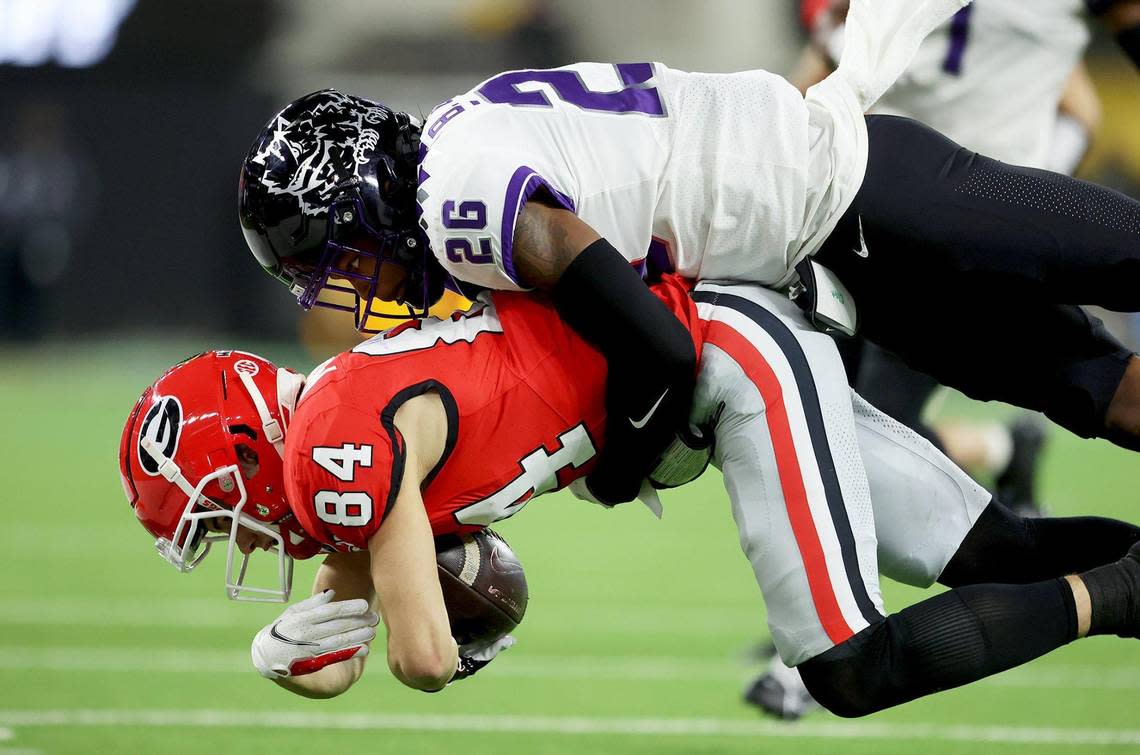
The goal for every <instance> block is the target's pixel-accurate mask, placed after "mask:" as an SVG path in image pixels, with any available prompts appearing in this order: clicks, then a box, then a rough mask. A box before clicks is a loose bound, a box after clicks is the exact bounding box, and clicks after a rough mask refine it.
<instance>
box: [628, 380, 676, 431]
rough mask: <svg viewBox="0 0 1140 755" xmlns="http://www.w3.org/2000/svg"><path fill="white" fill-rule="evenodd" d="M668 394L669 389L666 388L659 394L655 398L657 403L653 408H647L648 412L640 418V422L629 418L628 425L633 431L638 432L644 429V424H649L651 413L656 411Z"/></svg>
mask: <svg viewBox="0 0 1140 755" xmlns="http://www.w3.org/2000/svg"><path fill="white" fill-rule="evenodd" d="M668 392H669V389H668V388H666V389H665V390H664V391H663V392H662V393H661V395H660V396H658V397H657V402H656V403H654V404H653V406H651V407H649V411H648V412H646V414H645V416H644V417H642V418H641V420H640V421H639V420H635V419H634V418H633V417H630V418H629V424H631V425H633V429H634V430H640V429H641V428H643V427H645V424H646V423H647V422H649V419H650V418H651V417H652V416H653V412H655V411H657V407H659V406H661V402H662V401H664V400H665V394H667V393H668Z"/></svg>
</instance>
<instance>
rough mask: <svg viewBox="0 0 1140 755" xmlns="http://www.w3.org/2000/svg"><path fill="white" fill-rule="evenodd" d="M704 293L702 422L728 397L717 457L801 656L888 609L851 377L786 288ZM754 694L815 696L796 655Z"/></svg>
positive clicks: (779, 638)
mask: <svg viewBox="0 0 1140 755" xmlns="http://www.w3.org/2000/svg"><path fill="white" fill-rule="evenodd" d="M695 297H696V299H697V301H698V307H699V308H700V311H701V314H702V318H705V319H710V320H711V323H710V325H709V327H708V331H707V335H706V339H707V340H706V345H705V348H704V351H703V353H702V361H701V365H702V366H701V374H700V377H699V380H698V387H697V394H696V400H695V401H694V407H695V414H694V420H695V421H698V422H701V421H704V420H705V419H707V417H706V416H704V415H706V414H711V412H713V411H714V410H715V407H717V406H718V405H720V404H721V403H723V404H724V410H723V413H722V414H721V417H720V420H719V422H718V423H717V428H716V436H717V445H716V458H715V462H716V463H717V465H718V466H719V467H720V468H721V469H722V471H723V472H724V476H725V485H726V488H727V490H728V492H729V495H730V498H731V499H732V506H733V516H734V518H735V520H736V522H737V525H738V528H739V530H740V538H741V545H742V547H743V549H744V551H745V554H746V555H747V556H748V558H749V560H750V561H751V563H752V566H753V569H754V571H755V574H756V579H757V582H758V583H759V585H760V588H761V591H762V592H763V594H764V599H765V603H766V605H767V607H768V623H769V627H770V629H771V633H772V637H773V640H774V643H775V645H776V648H777V650H778V651H779V653H780V654H781V655H782V656H783V658H784V660H786V661H787V662H788V663H789V664H792V665H794V664H795V663H797V662H799V661H801V660H803V659H804V658H807V657H809V656H811V655H815V654H818V653H820V652H823V651H824V650H825V649H827V648H830V647H832V646H833V645H834V644H836V643H837V642H841V641H843V639H844V638H845V637H847V636H850V635H851V634H852V633H854V632H858V631H859V629H858V627H866V626H868V625H870V624H871V623H873V622H877V621H881V617H882V611H881V601H880V597H879V591H878V580H877V571H876V565H875V557H874V552H875V540H874V521H873V517H872V515H871V508H870V500H869V497H868V488H867V483H866V478H865V476H864V473H863V466H862V461H861V459H860V458H859V454H858V450H857V448H856V443H855V435H854V433H855V430H854V424H853V422H852V415H851V407H850V398H849V391H848V388H847V384H846V378H845V375H844V372H843V368H842V365H841V362H840V359H839V356H838V353H837V351H836V349H835V346H834V344H833V343H832V342H831V340H830V339H829V338H827V337H826V336H822V334H820V333H818V332H816V331H815V330H813V329H812V328H811V327H810V326H808V325H807V323H806V322H805V321H804V320H803V317H802V315H801V314H800V313H799V311H798V310H797V309H795V307H794V306H793V305H791V303H790V302H788V301H787V299H786V298H784V297H781V296H779V295H776V294H773V293H772V292H768V291H763V290H761V289H756V288H753V287H743V286H731V287H719V286H717V287H712V286H709V285H707V284H702V285H701V286H700V287H698V290H697V293H696V294H695ZM714 300H715V301H714ZM779 672H783V674H782V676H778V674H779ZM747 699H748V700H749V701H750V702H753V703H754V704H758V705H760V706H761V707H763V708H765V709H766V710H768V711H769V712H772V713H775V714H776V715H780V716H783V717H785V718H795V717H798V716H799V715H802V713H803V712H805V710H807V709H808V706H810V705H812V701H811V699H810V696H808V695H807V694H806V691H804V690H803V686H802V684H801V683H800V682H799V680H798V675H797V674H796V672H795V671H794V669H790V668H788V666H785V665H783V664H778V668H775V669H774V670H773V673H772V674H769V675H766V676H765V677H763V678H762V679H760V680H758V682H757V683H756V684H754V685H753V687H752V688H750V690H749V692H748V697H747Z"/></svg>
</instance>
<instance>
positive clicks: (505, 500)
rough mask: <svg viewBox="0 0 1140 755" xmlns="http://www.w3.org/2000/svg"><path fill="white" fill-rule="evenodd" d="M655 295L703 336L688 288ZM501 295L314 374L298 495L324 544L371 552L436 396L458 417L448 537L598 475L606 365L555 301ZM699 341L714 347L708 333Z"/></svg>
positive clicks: (291, 465)
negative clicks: (406, 406) (416, 405)
mask: <svg viewBox="0 0 1140 755" xmlns="http://www.w3.org/2000/svg"><path fill="white" fill-rule="evenodd" d="M653 291H654V292H655V293H656V294H657V296H658V297H659V298H661V299H662V300H663V301H664V302H665V303H666V304H667V305H668V306H669V308H670V309H671V310H672V311H673V312H674V313H675V314H676V315H677V317H678V318H679V319H680V320H681V321H682V322H683V323H685V325H686V327H687V328H688V329H689V331H690V332H694V327H693V326H694V325H695V324H696V323H697V312H696V306H695V305H694V304H693V301H692V300H691V299H690V298H689V296H688V285H687V284H686V283H684V282H682V281H681V279H679V278H675V277H667V278H666V279H665V280H663V281H662V282H661V283H659V284H656V285H655V286H654V287H653ZM492 301H493V305H492V306H485V307H479V308H477V309H474V310H472V311H471V312H467V313H463V314H460V315H455V316H453V317H451V318H449V319H447V320H442V321H441V320H426V321H418V322H413V323H409V324H407V325H404V326H401V327H398V328H395V329H393V330H390V331H388V332H386V333H382V334H380V335H378V336H376V337H375V338H372V339H370V340H368V341H365V342H364V343H362V344H360V345H359V346H357V347H356V348H354V349H353V350H352V351H348V352H345V353H343V354H341V355H339V356H337V357H334V358H333V359H331V360H329V361H328V362H326V363H324V364H323V365H321V366H320V367H318V368H317V369H316V370H314V372H313V374H312V375H311V376H310V377H309V382H308V383H307V385H306V387H305V391H304V393H303V394H302V396H301V400H300V402H299V403H298V405H297V408H296V411H295V413H294V415H293V419H292V421H291V422H290V424H289V431H288V433H287V437H286V441H285V481H286V482H285V485H286V494H287V497H288V500H289V502H290V505H291V507H292V509H293V512H294V514H296V516H297V519H298V521H299V522H300V523H301V525H302V526H303V527H304V528H305V530H306V531H307V532H308V533H309V534H311V535H312V536H313V537H314V538H316V539H317V540H319V541H321V542H322V543H326V544H328V545H331V546H333V547H335V548H337V549H338V550H351V549H354V548H364V547H366V546H367V542H368V539H369V538H370V537H371V536H372V534H373V533H375V532H376V530H377V528H378V527H379V526H380V524H381V523H382V522H383V520H384V516H385V514H386V513H387V512H388V510H389V509H390V508H391V506H392V504H393V502H394V501H395V497H396V493H397V491H398V490H399V487H400V480H401V476H402V474H403V469H404V465H403V461H404V441H403V438H402V437H401V435H400V432H399V430H397V429H396V426H395V424H394V421H393V418H394V416H395V413H396V410H397V409H398V408H399V407H400V406H401V405H402V404H403V403H404V402H405V401H407V400H408V399H410V398H412V397H414V396H418V395H421V394H423V393H425V392H428V391H434V392H436V393H437V394H438V395H439V396H440V397H441V399H442V401H443V405H444V408H445V411H446V414H447V421H448V433H447V439H446V447H445V449H444V452H443V457H442V458H441V459H440V461H439V463H438V464H437V465H436V467H435V469H433V470H432V471H431V473H430V474H429V475H428V479H427V480H425V482H424V484H423V486H422V494H423V499H424V506H425V508H426V509H427V514H428V519H429V520H430V521H431V527H432V531H433V532H434V533H435V534H437V535H440V534H444V533H449V532H465V531H472V530H477V529H479V528H481V527H485V526H486V525H488V524H491V523H492V522H495V521H498V520H500V519H505V518H506V517H509V516H511V515H513V514H514V513H515V512H517V511H518V510H519V509H521V508H522V507H523V506H525V505H526V503H527V501H529V500H530V499H531V498H533V497H534V496H536V495H539V494H541V493H546V492H549V491H552V490H558V489H560V488H562V487H564V486H566V485H568V484H570V483H571V482H572V481H573V480H575V479H577V478H578V477H581V476H583V475H585V474H586V473H588V472H589V470H590V469H591V467H592V461H593V459H594V457H595V456H596V454H597V451H598V449H599V444H600V442H601V439H602V438H603V437H604V432H605V407H604V396H605V378H606V366H605V360H604V359H603V358H602V355H601V353H599V352H598V351H597V350H596V349H594V348H593V347H592V346H590V345H589V344H587V343H586V342H585V341H583V340H582V339H581V338H579V337H578V336H577V335H576V334H575V333H574V332H573V331H572V330H571V329H570V327H569V326H568V325H565V324H564V323H563V322H562V319H561V318H560V317H559V315H558V313H557V312H556V311H555V310H554V307H553V305H552V304H550V303H549V302H548V301H547V300H546V299H545V298H542V297H539V296H535V295H533V294H520V293H510V292H495V293H494V295H493V299H492ZM693 338H694V346H695V347H696V349H697V352H698V353H700V343H699V338H700V335H699V329H697V332H696V333H694V336H693Z"/></svg>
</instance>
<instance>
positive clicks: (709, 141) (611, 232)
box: [417, 0, 969, 290]
mask: <svg viewBox="0 0 1140 755" xmlns="http://www.w3.org/2000/svg"><path fill="white" fill-rule="evenodd" d="M968 1H969V0H852V3H851V10H850V13H849V14H848V20H847V26H848V30H849V32H848V34H849V37H850V39H851V43H850V44H848V49H847V50H846V51H845V52H844V55H843V59H842V60H841V61H840V65H839V68H838V69H837V70H836V72H835V73H834V74H833V75H831V76H829V77H828V78H827V79H825V80H824V81H822V82H820V83H819V84H816V85H815V86H814V87H812V88H811V90H809V91H808V93H807V96H806V98H805V97H801V96H800V94H799V93H798V92H797V91H796V90H795V89H794V88H793V87H792V86H791V85H790V84H789V83H787V82H786V81H785V80H784V79H783V78H781V77H779V76H776V75H774V74H771V73H767V72H765V71H746V72H743V73H734V74H704V73H685V72H683V71H676V70H673V69H670V68H668V67H666V66H664V65H662V64H660V63H627V64H620V65H611V64H602V63H578V64H575V65H570V66H565V67H563V68H555V69H550V70H541V71H509V72H507V73H503V74H500V75H498V76H494V77H492V78H490V79H488V80H487V81H484V82H483V83H482V84H480V85H479V86H477V87H475V88H474V89H472V90H471V91H469V92H467V93H465V94H463V95H460V96H459V97H456V98H454V99H452V100H449V101H448V102H445V103H444V104H442V105H440V106H439V107H437V108H436V109H435V110H433V111H432V112H431V114H430V115H429V116H428V118H427V120H426V122H425V124H424V128H423V134H422V154H421V160H420V171H419V193H418V195H417V200H418V207H419V212H420V224H421V226H422V227H423V228H424V230H425V231H426V234H427V238H428V241H429V243H430V244H431V247H432V252H433V253H434V254H435V256H436V258H437V259H438V260H439V261H440V263H441V264H442V265H443V267H444V269H445V270H447V271H448V272H449V273H450V274H451V275H453V276H454V277H455V278H456V279H458V280H460V281H465V282H467V283H471V284H474V285H476V286H481V287H484V288H491V289H508V290H520V289H522V288H523V284H522V283H521V279H520V277H519V275H518V272H517V270H516V269H515V265H514V261H513V259H512V245H513V240H514V231H515V223H516V221H517V220H518V217H519V213H520V212H521V211H522V208H523V207H524V205H525V204H526V202H527V200H528V199H529V198H530V197H531V196H533V195H534V193H535V192H537V191H539V190H540V189H542V190H543V191H544V192H545V194H546V195H547V196H549V197H550V198H552V199H553V201H555V202H557V203H559V204H561V205H562V206H563V207H565V208H566V209H568V210H570V211H572V212H574V213H576V214H577V215H578V217H580V218H581V219H582V220H583V221H584V222H585V223H587V224H588V225H590V226H591V227H592V228H593V229H594V230H595V231H597V232H598V233H599V234H601V236H602V237H603V238H605V239H607V240H608V241H609V242H610V243H611V244H613V246H614V247H615V248H617V250H618V251H619V252H620V253H621V254H622V255H623V256H625V258H626V259H628V260H630V261H631V262H634V263H640V262H642V261H645V260H646V258H647V257H655V258H656V259H655V260H650V261H651V262H653V261H655V262H656V263H658V267H660V268H662V269H664V270H673V271H675V272H677V273H680V274H681V275H683V276H685V277H687V278H702V279H706V280H708V279H716V280H737V281H749V282H752V283H759V284H761V285H766V286H781V285H784V284H786V283H787V282H789V280H791V279H792V278H793V277H794V273H793V268H794V266H795V264H796V263H797V262H798V261H799V260H800V259H802V258H803V257H804V256H806V255H808V254H810V253H812V252H814V251H815V250H816V249H818V248H819V247H820V246H821V245H822V244H823V242H824V241H825V240H826V239H827V236H828V234H829V233H830V232H831V230H832V229H833V228H834V227H835V225H836V223H838V221H839V218H840V217H841V216H842V214H843V213H844V212H845V211H846V210H847V208H848V207H849V206H850V204H851V202H852V201H853V200H854V197H855V194H856V193H857V192H858V189H859V186H860V185H861V183H862V180H863V174H864V172H865V170H866V164H867V130H866V123H865V122H864V120H863V113H864V111H865V110H866V109H867V108H868V107H870V106H871V105H873V104H874V102H875V100H877V99H878V97H879V95H881V94H882V92H884V91H885V90H886V89H887V88H888V87H889V86H890V85H891V84H892V83H893V82H894V81H895V79H896V78H897V77H898V75H899V74H900V73H902V70H903V69H904V68H905V67H906V65H907V63H909V62H910V59H911V58H912V57H913V55H914V51H915V50H917V49H918V47H919V45H920V44H921V42H922V40H923V39H924V38H925V37H926V35H927V34H929V33H930V31H931V30H932V29H934V28H935V27H937V26H938V25H939V24H940V23H941V22H942V21H944V20H945V19H947V18H949V17H950V16H951V15H953V14H954V13H955V12H956V11H957V10H958V9H959V8H960V7H961V6H962V5H963V4H964V3H966V2H968Z"/></svg>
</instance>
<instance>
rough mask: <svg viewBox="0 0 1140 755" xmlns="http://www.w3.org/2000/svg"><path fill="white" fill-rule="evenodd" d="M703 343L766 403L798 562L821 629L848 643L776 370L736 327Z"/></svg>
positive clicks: (711, 333)
mask: <svg viewBox="0 0 1140 755" xmlns="http://www.w3.org/2000/svg"><path fill="white" fill-rule="evenodd" d="M705 343H711V344H713V345H714V346H716V347H718V348H719V349H721V350H722V351H724V352H725V353H726V354H728V355H729V356H730V357H732V359H733V360H734V361H735V362H736V363H737V364H739V365H740V367H741V369H743V370H744V374H745V375H746V376H747V377H748V379H749V380H751V381H752V383H753V384H754V385H755V386H756V388H757V390H759V391H760V396H761V397H762V398H763V399H764V406H765V417H766V419H767V421H768V432H769V434H770V435H771V436H772V448H773V450H774V451H775V453H776V469H777V470H778V472H779V475H780V487H781V488H782V489H783V493H784V505H785V506H786V508H787V510H788V519H789V521H790V522H791V524H792V534H793V535H794V536H795V538H796V547H798V548H799V551H800V558H801V559H803V563H804V571H805V572H806V574H807V580H808V588H809V589H810V590H811V599H812V603H814V604H815V611H816V614H817V615H818V616H819V621H820V624H822V625H823V629H824V631H825V632H827V636H828V637H830V638H831V641H832V642H834V643H835V644H836V645H838V644H839V643H841V642H844V641H846V640H847V639H849V638H850V637H851V636H852V635H853V634H854V632H853V631H852V630H851V627H850V626H848V624H847V620H846V619H844V618H843V612H842V611H840V610H839V601H838V600H836V597H835V590H834V589H833V588H832V585H831V577H830V576H829V575H828V572H827V561H826V560H825V559H824V556H823V546H822V545H821V544H820V542H819V533H818V532H816V529H815V521H814V520H813V519H812V516H811V508H810V506H809V505H808V497H807V489H806V487H805V485H804V478H803V474H802V472H801V470H800V461H799V456H798V455H797V454H796V446H795V443H794V442H793V440H792V426H791V423H790V422H789V420H788V410H787V407H786V406H785V405H784V391H783V388H782V387H781V386H780V381H779V379H778V378H777V377H776V373H775V372H774V371H773V370H772V366H771V365H770V364H768V362H767V360H765V359H764V357H763V355H761V354H760V352H759V351H757V350H756V347H755V346H753V345H752V344H751V343H750V342H749V341H748V339H747V338H745V337H744V336H742V335H740V334H739V333H737V332H736V331H735V330H733V329H732V326H730V325H728V324H727V323H724V322H721V321H719V320H713V321H710V322H709V323H708V329H707V330H706V331H705Z"/></svg>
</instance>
